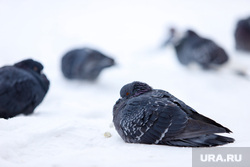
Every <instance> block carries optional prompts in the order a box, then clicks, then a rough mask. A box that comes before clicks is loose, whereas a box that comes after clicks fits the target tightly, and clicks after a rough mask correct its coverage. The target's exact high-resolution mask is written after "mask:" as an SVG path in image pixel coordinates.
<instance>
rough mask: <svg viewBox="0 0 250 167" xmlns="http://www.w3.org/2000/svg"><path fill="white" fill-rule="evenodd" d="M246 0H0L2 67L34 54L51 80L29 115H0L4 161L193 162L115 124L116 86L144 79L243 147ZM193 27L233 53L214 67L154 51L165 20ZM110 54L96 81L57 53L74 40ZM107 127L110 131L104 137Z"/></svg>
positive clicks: (249, 140) (59, 165)
mask: <svg viewBox="0 0 250 167" xmlns="http://www.w3.org/2000/svg"><path fill="white" fill-rule="evenodd" d="M249 11H250V4H249V1H248V0H237V1H227V0H221V1H216V0H209V1H202V2H200V1H198V0H189V1H185V0H179V1H176V0H148V1H143V0H137V1H130V0H119V1H115V0H105V1H101V0H91V1H90V0H71V1H66V0H60V1H59V0H57V1H49V0H37V1H32V0H22V1H7V0H2V1H0V24H1V28H0V50H1V56H0V66H3V65H7V64H13V63H15V62H18V61H20V60H22V59H25V58H33V59H35V60H38V61H40V62H42V63H43V64H44V66H45V69H44V73H45V74H46V75H47V77H48V78H49V79H50V81H51V87H50V90H49V92H48V94H47V96H46V97H45V99H44V101H43V102H42V104H40V105H39V106H38V107H37V108H36V110H35V113H34V114H33V115H31V116H28V117H26V116H23V115H20V116H17V117H15V118H12V119H9V120H4V119H0V166H1V167H17V166H18V167H33V166H38V167H39V166H41V167H45V166H51V167H68V166H74V167H77V166H89V167H90V166H95V167H97V166H102V167H105V166H108V167H112V166H119V167H123V166H126V167H127V166H131V167H133V166H157V167H158V166H159V167H161V166H184V165H185V166H190V167H191V166H192V149H191V148H178V147H169V146H158V145H144V144H127V143H124V142H123V140H122V139H121V138H120V136H119V135H118V133H117V132H116V131H115V128H114V127H113V126H112V108H113V105H114V104H115V102H116V100H117V99H118V98H119V91H120V88H121V87H122V86H123V85H124V84H126V83H129V82H132V81H135V80H137V81H143V82H146V83H148V84H149V85H151V86H152V87H153V88H157V89H163V90H167V91H169V92H170V93H172V94H173V95H175V96H176V97H178V98H179V99H181V100H183V101H184V102H185V103H187V104H188V105H190V106H191V107H193V108H194V109H196V110H197V111H198V112H199V113H201V114H203V115H206V116H208V117H211V118H212V119H214V120H216V121H217V122H219V123H221V124H222V125H224V126H226V127H228V128H229V129H231V130H232V131H233V132H234V133H233V134H229V135H227V136H230V137H233V138H235V139H236V142H235V143H233V144H230V145H226V146H225V147H249V146H250V135H249V133H248V131H247V129H248V127H249V121H250V112H249V108H250V103H249V99H250V98H249V97H250V94H249V92H250V81H249V80H247V79H244V78H242V77H240V76H236V75H234V74H233V73H232V69H242V70H245V71H246V72H248V73H249V72H250V57H249V53H243V52H238V51H236V50H235V48H234V38H233V32H234V29H235V24H236V22H237V20H238V19H240V18H244V17H246V16H248V15H249ZM173 25H174V26H176V27H178V28H179V29H182V30H185V29H187V28H192V29H194V30H195V31H197V32H198V33H199V34H201V35H202V36H205V37H209V38H211V39H213V40H215V41H216V42H217V43H218V44H219V45H221V46H222V47H224V48H225V49H226V51H227V52H228V54H229V55H230V59H231V61H230V63H229V64H228V65H226V66H224V67H223V68H222V69H221V70H219V71H203V70H200V69H197V68H191V69H189V68H186V67H183V66H182V65H180V64H179V62H178V61H177V59H176V57H175V53H174V51H173V49H172V48H171V47H167V48H165V49H163V50H160V49H159V47H160V45H161V44H162V42H163V41H164V40H165V37H166V35H167V29H168V27H171V26H173ZM84 46H88V47H92V48H96V49H98V50H100V51H102V52H104V53H106V54H107V55H109V56H111V57H114V58H115V59H116V61H117V65H116V66H115V67H113V68H110V69H106V70H105V71H103V73H102V75H101V76H100V78H99V79H98V81H97V82H87V81H81V82H80V81H69V80H66V79H65V78H63V76H62V73H61V71H60V60H61V57H62V55H63V54H64V53H65V52H66V51H68V50H70V49H72V48H78V47H84ZM105 132H109V133H110V134H111V137H105V135H104V134H105Z"/></svg>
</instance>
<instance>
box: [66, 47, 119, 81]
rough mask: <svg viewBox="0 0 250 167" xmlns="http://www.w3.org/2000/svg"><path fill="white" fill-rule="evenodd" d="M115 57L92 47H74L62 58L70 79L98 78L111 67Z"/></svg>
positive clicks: (67, 76)
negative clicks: (105, 69) (104, 70)
mask: <svg viewBox="0 0 250 167" xmlns="http://www.w3.org/2000/svg"><path fill="white" fill-rule="evenodd" d="M114 63H115V61H114V59H112V58H110V57H108V56H105V55H104V54H103V53H101V52H99V51H97V50H93V49H90V48H82V49H74V50H71V51H69V52H67V53H66V54H65V55H64V56H63V58H62V64H61V68H62V72H63V75H64V76H65V77H66V78H68V79H80V80H96V79H97V77H98V76H99V74H100V73H101V71H102V70H103V69H104V68H107V67H111V66H113V65H114Z"/></svg>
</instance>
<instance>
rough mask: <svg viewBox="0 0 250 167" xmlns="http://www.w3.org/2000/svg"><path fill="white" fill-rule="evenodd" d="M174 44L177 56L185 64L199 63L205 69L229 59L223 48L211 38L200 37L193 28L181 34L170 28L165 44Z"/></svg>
mask: <svg viewBox="0 0 250 167" xmlns="http://www.w3.org/2000/svg"><path fill="white" fill-rule="evenodd" d="M170 43H171V44H173V45H174V48H175V51H176V54H177V58H178V60H179V61H180V63H181V64H183V65H189V64H191V63H197V64H199V65H200V66H201V67H202V68H203V69H210V68H215V67H216V66H219V65H221V64H224V63H226V62H227V61H228V59H229V58H228V55H227V53H226V52H225V50H224V49H223V48H221V47H220V46H218V45H217V44H216V43H215V42H213V41H212V40H210V39H206V38H203V37H200V36H199V35H198V34H197V33H195V32H194V31H192V30H187V31H186V32H185V34H184V35H183V36H180V34H178V32H177V31H176V30H175V29H174V28H171V29H170V37H169V39H168V40H167V41H166V42H165V43H164V44H163V46H166V45H167V44H170Z"/></svg>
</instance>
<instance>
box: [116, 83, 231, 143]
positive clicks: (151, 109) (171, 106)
mask: <svg viewBox="0 0 250 167" xmlns="http://www.w3.org/2000/svg"><path fill="white" fill-rule="evenodd" d="M120 95H121V98H120V99H119V100H118V101H117V102H116V104H115V105H114V108H113V122H114V125H115V128H116V130H117V132H118V133H119V135H120V136H121V137H122V139H123V140H124V141H125V142H128V143H144V144H161V145H170V146H181V147H211V146H219V145H224V144H227V143H232V142H234V139H233V138H229V137H224V136H219V135H216V134H215V133H230V132H231V131H230V130H229V129H228V128H226V127H224V126H222V125H220V124H219V123H217V122H215V121H214V120H212V119H210V118H207V117H205V116H203V115H201V114H199V113H198V112H196V111H195V110H194V109H192V108H191V107H189V106H188V105H186V104H185V103H184V102H182V101H181V100H179V99H177V98H176V97H174V96H173V95H171V94H170V93H168V92H166V91H164V90H160V89H152V88H151V87H150V86H148V85H147V84H145V83H142V82H132V83H129V84H127V85H125V86H123V87H122V89H121V91H120Z"/></svg>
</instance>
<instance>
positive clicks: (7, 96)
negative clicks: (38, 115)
mask: <svg viewBox="0 0 250 167" xmlns="http://www.w3.org/2000/svg"><path fill="white" fill-rule="evenodd" d="M42 69H43V65H42V64H41V63H39V62H37V61H34V60H32V59H27V60H23V61H21V62H19V63H16V64H14V65H13V66H4V67H2V68H0V118H5V119H8V118H11V117H14V116H16V115H18V114H21V113H23V114H25V115H28V114H31V113H33V111H34V109H35V108H36V107H37V106H38V105H39V104H40V103H41V102H42V100H43V98H44V96H45V95H46V93H47V92H48V89H49V84H50V82H49V80H48V79H47V77H46V76H45V75H44V74H42Z"/></svg>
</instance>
